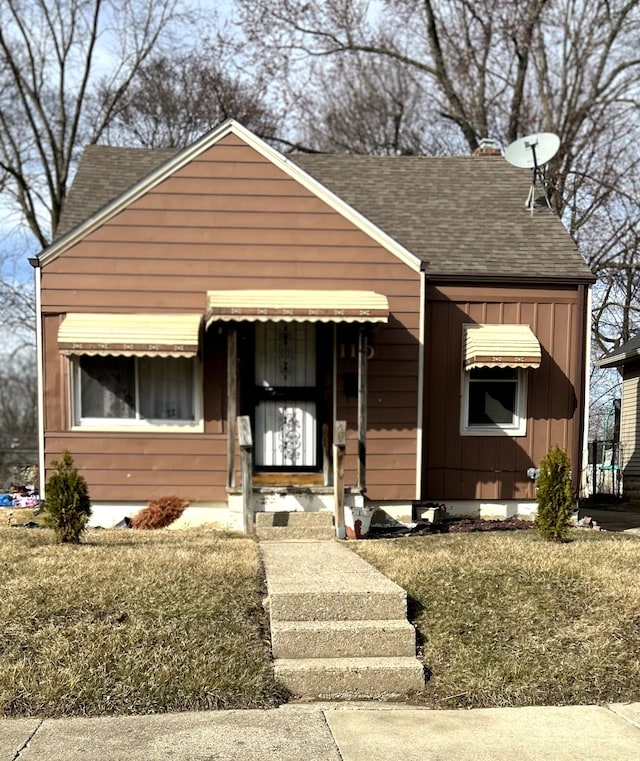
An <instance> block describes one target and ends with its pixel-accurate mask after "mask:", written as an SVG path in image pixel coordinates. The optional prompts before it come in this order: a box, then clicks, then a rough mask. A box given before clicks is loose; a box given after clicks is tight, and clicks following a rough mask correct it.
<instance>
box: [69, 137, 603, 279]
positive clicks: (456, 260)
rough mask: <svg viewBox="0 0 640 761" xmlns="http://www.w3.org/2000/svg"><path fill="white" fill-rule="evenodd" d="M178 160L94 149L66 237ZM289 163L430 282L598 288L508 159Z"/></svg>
mask: <svg viewBox="0 0 640 761" xmlns="http://www.w3.org/2000/svg"><path fill="white" fill-rule="evenodd" d="M174 155H175V152H174V151H168V150H145V149H135V148H116V147H110V146H99V145H92V146H88V147H87V148H86V149H85V151H84V153H83V156H82V159H81V162H80V165H79V167H78V171H77V174H76V177H75V180H74V183H73V186H72V188H71V191H70V193H69V197H68V199H67V203H66V206H65V211H64V213H63V216H62V220H61V223H60V226H59V228H58V235H59V236H62V235H64V234H66V233H68V232H69V231H70V230H72V229H73V228H75V227H76V226H77V225H79V224H81V223H82V222H83V221H84V220H85V219H87V218H88V217H90V216H91V215H93V214H95V213H96V212H97V211H98V210H99V209H101V208H102V207H103V206H105V205H106V204H108V203H109V202H110V201H112V200H114V199H115V198H116V197H118V196H119V195H121V194H122V193H125V192H126V191H127V190H128V189H129V188H130V187H131V186H132V185H133V184H134V183H135V182H137V181H138V180H140V179H142V178H143V177H145V176H146V175H147V174H148V173H149V172H151V171H153V170H155V169H156V168H157V167H159V166H160V165H161V164H163V163H164V162H166V161H168V160H169V159H171V158H172V157H173V156H174ZM288 158H289V159H290V160H291V161H293V162H294V163H295V164H297V165H298V166H299V167H300V168H301V169H303V170H304V171H305V172H307V173H308V174H310V175H311V176H312V177H314V178H315V179H316V180H318V181H319V182H320V183H321V184H322V185H324V186H325V187H326V188H328V189H329V190H330V191H332V192H333V193H335V194H336V195H337V196H338V197H340V198H341V199H342V200H343V201H345V202H346V203H347V204H349V205H350V206H352V207H353V208H355V209H356V210H357V211H358V212H360V213H361V214H362V215H363V216H365V217H366V218H368V219H369V220H370V221H371V222H372V223H373V224H374V225H376V226H377V227H379V228H380V229H381V230H383V231H384V232H386V233H387V234H388V235H389V236H391V237H392V238H394V239H395V240H396V241H398V242H399V243H400V244H401V245H402V246H404V247H405V248H406V249H408V250H409V251H411V252H412V253H413V254H415V256H417V257H418V258H419V259H420V260H422V261H423V262H424V266H425V270H426V272H427V274H428V275H430V276H431V277H441V278H445V277H448V276H454V277H478V276H482V277H491V276H493V277H509V276H515V277H517V278H518V279H522V278H545V279H546V278H549V279H559V280H593V279H594V278H593V276H592V274H591V271H590V270H589V268H588V267H587V265H586V264H585V262H584V260H583V259H582V257H581V255H580V254H579V252H578V250H577V248H576V246H575V244H574V242H573V240H572V239H571V237H570V235H569V234H568V233H567V231H566V230H565V229H564V227H563V225H562V223H561V221H560V220H559V219H558V218H557V217H556V216H555V215H554V214H553V213H552V212H551V211H550V210H549V209H548V208H547V207H546V206H545V207H543V208H537V209H536V210H535V212H534V214H533V215H532V214H531V213H530V211H529V210H528V209H527V208H526V207H525V201H526V198H527V194H528V191H529V184H530V181H531V176H530V174H529V172H527V171H525V170H522V169H515V168H514V167H512V166H510V165H509V164H508V163H507V162H506V161H505V160H504V159H503V158H502V157H500V156H497V157H472V156H464V157H446V158H432V157H424V156H398V157H394V156H351V155H324V154H292V155H289V156H288Z"/></svg>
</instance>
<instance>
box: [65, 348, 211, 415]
mask: <svg viewBox="0 0 640 761" xmlns="http://www.w3.org/2000/svg"><path fill="white" fill-rule="evenodd" d="M195 362H196V360H195V359H193V358H182V357H180V358H175V357H120V356H109V357H99V356H82V357H79V358H78V359H76V360H75V362H74V367H75V383H74V423H75V425H77V426H91V425H98V426H100V425H102V426H110V425H113V424H115V425H161V426H166V425H179V424H183V425H184V424H186V425H189V424H195V423H196V422H197V421H198V419H199V394H198V393H197V391H196V389H197V386H196V366H195Z"/></svg>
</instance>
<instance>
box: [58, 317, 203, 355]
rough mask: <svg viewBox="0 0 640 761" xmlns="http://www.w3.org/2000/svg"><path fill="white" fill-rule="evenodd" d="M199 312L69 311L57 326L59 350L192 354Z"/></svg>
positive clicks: (137, 353)
mask: <svg viewBox="0 0 640 761" xmlns="http://www.w3.org/2000/svg"><path fill="white" fill-rule="evenodd" d="M201 319H202V316H201V315H199V314H86V313H83V314H68V315H67V316H66V317H65V318H64V320H63V321H62V324H61V325H60V328H59V329H58V349H59V350H60V353H61V354H67V355H72V354H76V355H80V354H83V355H92V356H96V355H98V356H103V357H106V356H125V357H135V356H139V357H140V356H145V357H192V356H194V355H195V354H197V352H198V337H199V333H200V321H201Z"/></svg>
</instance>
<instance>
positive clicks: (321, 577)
mask: <svg viewBox="0 0 640 761" xmlns="http://www.w3.org/2000/svg"><path fill="white" fill-rule="evenodd" d="M261 551H262V556H263V561H264V567H265V572H266V577H267V588H268V593H269V599H268V606H269V613H270V619H271V641H272V652H273V656H274V659H275V660H274V669H275V675H276V678H277V679H278V680H279V681H280V682H281V683H282V684H283V685H284V686H286V687H287V688H288V689H289V690H290V691H291V692H292V694H293V695H296V696H298V697H304V698H316V699H325V700H326V699H330V698H334V699H346V698H385V697H390V696H394V695H407V694H408V693H412V692H415V691H417V690H420V689H422V688H423V687H424V669H423V667H422V664H421V663H420V662H419V661H418V659H417V658H416V657H415V652H416V648H415V630H414V628H413V626H411V624H410V623H409V622H408V621H407V617H406V613H407V604H406V592H405V591H404V590H403V589H402V588H401V587H399V586H398V585H397V584H394V583H393V582H392V581H390V580H389V579H388V578H387V577H386V576H384V575H383V574H381V573H380V572H379V571H377V570H376V569H375V568H373V567H372V566H370V565H369V564H368V563H367V562H366V561H364V560H362V558H360V557H358V556H357V555H355V553H353V552H351V551H350V550H349V549H347V548H346V547H345V546H343V545H342V544H340V543H339V542H308V543H307V542H300V543H296V542H291V543H284V542H283V543H279V542H265V543H261Z"/></svg>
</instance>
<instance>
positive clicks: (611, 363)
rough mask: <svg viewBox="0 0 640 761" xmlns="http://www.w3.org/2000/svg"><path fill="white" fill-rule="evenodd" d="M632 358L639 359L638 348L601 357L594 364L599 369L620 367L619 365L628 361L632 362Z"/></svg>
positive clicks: (639, 351)
mask: <svg viewBox="0 0 640 761" xmlns="http://www.w3.org/2000/svg"><path fill="white" fill-rule="evenodd" d="M634 359H640V349H636V350H634V351H630V352H624V353H622V354H612V355H610V356H608V357H603V358H602V359H599V360H598V361H597V362H596V366H597V367H599V368H601V369H608V368H613V367H620V366H621V365H626V364H627V363H628V362H632V361H633V360H634Z"/></svg>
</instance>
